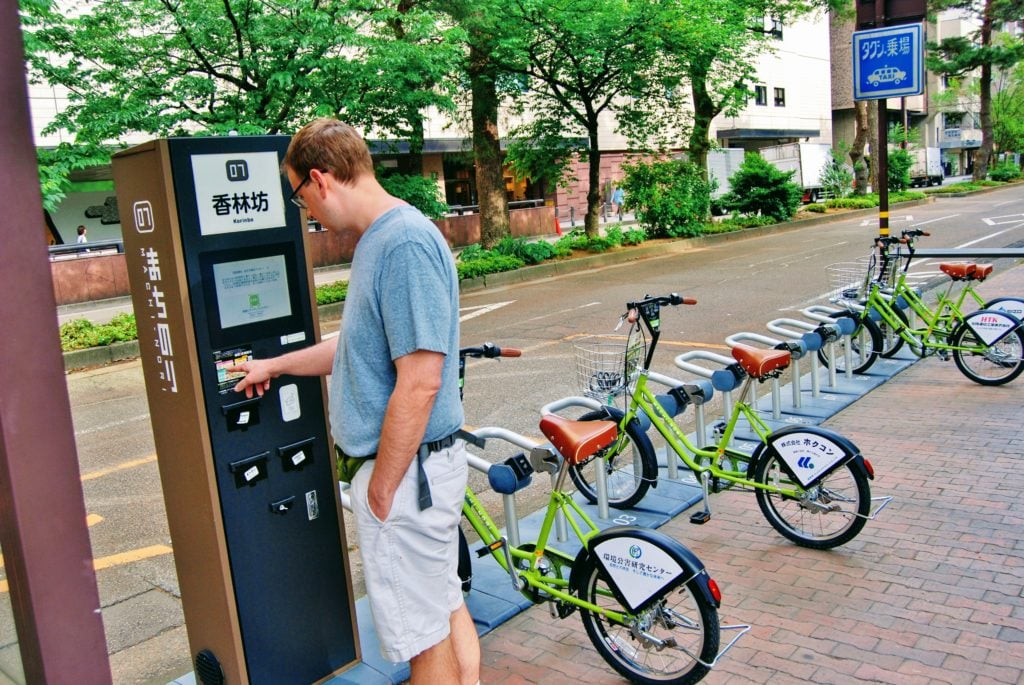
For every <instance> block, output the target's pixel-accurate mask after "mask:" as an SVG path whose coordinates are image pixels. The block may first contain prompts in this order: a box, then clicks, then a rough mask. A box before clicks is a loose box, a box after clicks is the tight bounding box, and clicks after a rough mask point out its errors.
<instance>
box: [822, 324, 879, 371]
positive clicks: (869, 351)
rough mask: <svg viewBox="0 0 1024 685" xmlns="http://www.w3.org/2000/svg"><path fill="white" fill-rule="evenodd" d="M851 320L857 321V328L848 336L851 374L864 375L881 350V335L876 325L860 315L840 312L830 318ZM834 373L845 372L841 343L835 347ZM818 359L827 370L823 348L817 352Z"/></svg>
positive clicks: (825, 352)
mask: <svg viewBox="0 0 1024 685" xmlns="http://www.w3.org/2000/svg"><path fill="white" fill-rule="evenodd" d="M840 317H842V318H852V319H856V321H857V328H856V330H854V332H853V335H852V336H850V345H851V351H852V359H853V365H852V368H853V372H854V373H864V372H865V371H867V370H868V369H870V368H871V365H872V364H874V363H875V360H876V359H878V353H879V352H880V351H881V349H882V333H881V332H880V331H879V330H878V324H876V323H875V322H874V321H872V320H871V319H868V318H862V317H861V315H860V314H854V313H853V312H842V313H840V314H836V315H835V316H834V317H832V318H840ZM835 357H836V361H835V364H836V371H838V372H844V373H845V371H846V355H845V354H843V352H842V343H836V345H835ZM818 359H819V360H820V361H821V363H822V364H824V365H825V367H826V368H827V367H828V365H829V360H828V352H827V350H826V349H825V348H824V347H823V348H821V349H820V350H818Z"/></svg>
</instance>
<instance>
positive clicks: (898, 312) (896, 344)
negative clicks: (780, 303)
mask: <svg viewBox="0 0 1024 685" xmlns="http://www.w3.org/2000/svg"><path fill="white" fill-rule="evenodd" d="M926 235H928V233H927V232H925V231H921V230H916V229H915V230H908V231H903V234H902V237H900V238H895V237H880V238H878V239H877V241H876V245H877V248H878V254H877V257H876V256H875V255H872V258H871V260H870V261H869V262H868V268H867V270H866V272H865V271H864V270H863V268H862V269H861V272H860V273H859V274H858V273H856V272H852V271H849V270H848V273H849V275H848V276H847V278H846V282H847V285H846V286H845V287H840V288H838V290H837V292H836V296H835V297H833V298H832V301H833V302H834V303H836V304H839V305H841V306H843V307H845V308H846V309H848V310H849V311H850V313H851V314H850V315H851V316H856V317H858V318H859V320H860V321H861V322H862V323H866V322H873V321H877V325H878V328H879V329H880V331H881V334H882V340H883V343H882V346H881V356H883V357H891V356H893V355H895V354H896V353H897V352H898V351H899V350H900V349H901V348H902V347H903V345H904V344H907V345H908V346H909V348H910V350H911V351H913V352H914V354H916V355H917V356H919V357H925V356H930V355H938V356H939V357H941V358H943V359H948V358H949V356H952V357H953V360H954V361H955V362H956V365H957V368H958V369H960V371H961V373H963V374H964V375H965V376H967V377H968V378H970V379H971V380H972V381H974V382H975V383H980V384H981V385H1002V384H1004V383H1009V382H1010V381H1012V380H1013V379H1015V378H1016V377H1017V376H1019V375H1020V374H1021V372H1022V371H1024V356H1022V351H1024V331H1022V326H1021V319H1020V316H1019V313H1020V312H1021V311H1022V309H1024V301H1022V300H1021V299H1020V298H1014V297H1001V298H996V299H994V300H988V301H986V300H984V299H983V298H982V297H981V296H980V295H978V293H977V292H976V291H975V290H974V287H973V285H972V284H973V283H974V282H981V281H984V280H985V279H986V278H987V277H988V276H989V275H990V274H991V273H992V265H991V264H974V263H953V262H949V263H942V264H939V269H940V270H941V271H942V272H943V273H945V274H946V275H947V276H949V277H950V282H949V286H948V287H947V288H946V290H945V292H940V293H939V296H938V302H937V304H936V306H935V307H934V308H931V307H928V305H927V304H925V302H924V300H923V299H922V297H921V294H920V293H919V292H918V291H917V290H915V289H914V288H911V287H910V286H909V285H907V270H908V269H909V267H910V262H911V260H912V259H913V257H914V239H915V238H917V237H919V236H926ZM893 245H897V246H901V245H906V246H907V252H906V253H902V252H897V253H896V254H895V255H894V254H892V253H891V252H890V248H891V247H892V246H893ZM901 259H902V260H903V261H904V264H903V268H902V269H899V268H897V267H898V265H899V262H900V260H901ZM876 261H877V267H878V268H877V274H876V272H875V266H876ZM843 268H844V267H842V266H840V265H833V272H832V273H833V274H834V273H836V272H837V271H838V270H842V269H843ZM897 272H898V275H897ZM958 283H962V284H963V287H962V288H961V289H960V291H959V293H958V294H957V295H956V296H954V295H953V288H954V287H955V286H956V285H957V284H958ZM969 302H973V304H974V305H975V306H977V307H980V309H979V310H978V311H974V312H972V313H970V314H964V307H965V305H966V304H968V303H969ZM904 309H909V310H910V311H911V312H913V314H914V315H915V317H916V318H917V320H918V321H920V325H918V326H912V325H911V324H910V318H909V317H908V316H907V314H906V312H905V311H904ZM873 362H874V360H873V359H872V360H870V363H868V364H867V366H868V367H870V364H871V363H873ZM826 363H827V361H826ZM864 370H866V368H865V369H864Z"/></svg>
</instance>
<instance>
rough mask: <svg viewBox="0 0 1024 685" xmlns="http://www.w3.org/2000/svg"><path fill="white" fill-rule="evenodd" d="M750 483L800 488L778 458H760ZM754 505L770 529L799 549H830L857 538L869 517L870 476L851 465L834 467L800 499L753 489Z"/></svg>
mask: <svg viewBox="0 0 1024 685" xmlns="http://www.w3.org/2000/svg"><path fill="white" fill-rule="evenodd" d="M754 480H755V481H757V482H758V483H765V484H770V485H774V486H779V487H785V488H793V487H798V485H797V483H795V482H794V481H793V480H792V479H790V478H789V476H787V475H786V471H785V470H784V469H783V468H782V466H781V465H780V463H779V460H778V459H777V458H776V457H762V458H761V459H760V460H759V461H758V463H757V466H756V467H755V469H754ZM755 494H756V497H757V504H758V506H759V507H760V508H761V513H762V514H764V517H765V518H766V519H768V523H770V524H771V525H772V528H774V529H775V530H777V531H778V532H779V534H781V535H782V536H783V537H785V538H787V539H789V540H792V541H793V542H795V543H796V544H798V545H800V546H801V547H810V548H811V549H831V548H832V547H838V546H839V545H842V544H845V543H847V542H849V541H850V540H852V539H853V538H855V537H856V536H857V534H858V533H859V532H860V531H861V529H862V528H864V524H865V523H867V516H868V514H869V513H870V512H871V486H870V485H869V484H868V477H867V476H866V475H865V474H864V473H863V472H861V471H860V470H859V469H858V468H856V467H855V466H854V465H853V464H852V463H849V462H848V463H847V464H846V465H845V466H841V467H839V468H837V469H836V470H835V471H833V472H832V473H830V474H829V475H827V476H826V477H825V478H824V479H822V480H821V481H819V482H818V484H817V485H815V486H813V487H812V488H809V489H808V490H807V491H806V496H805V497H801V498H799V499H797V498H793V497H786V496H784V495H781V494H779V493H777V492H771V491H770V490H762V489H761V488H758V489H757V490H756V493H755Z"/></svg>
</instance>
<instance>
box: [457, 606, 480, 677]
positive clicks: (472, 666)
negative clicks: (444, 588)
mask: <svg viewBox="0 0 1024 685" xmlns="http://www.w3.org/2000/svg"><path fill="white" fill-rule="evenodd" d="M449 623H450V624H451V629H452V632H451V635H450V636H449V639H450V640H451V641H452V647H453V648H454V651H455V659H456V660H457V661H458V662H459V673H460V674H461V676H462V685H476V683H477V682H479V681H480V639H479V638H478V637H477V634H476V624H475V623H473V617H472V616H470V614H469V609H467V608H466V604H465V602H463V604H462V606H460V607H459V608H458V609H456V610H455V611H453V612H452V617H451V619H450V621H449Z"/></svg>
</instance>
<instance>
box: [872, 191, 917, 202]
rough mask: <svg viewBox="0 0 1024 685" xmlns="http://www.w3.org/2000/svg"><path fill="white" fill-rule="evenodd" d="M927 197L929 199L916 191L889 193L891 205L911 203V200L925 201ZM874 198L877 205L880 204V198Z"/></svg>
mask: <svg viewBox="0 0 1024 685" xmlns="http://www.w3.org/2000/svg"><path fill="white" fill-rule="evenodd" d="M926 197H928V196H927V195H926V194H924V193H922V192H918V191H916V190H903V191H897V192H892V193H889V202H890V203H896V202H910V201H911V200H923V199H925V198H926ZM874 198H875V203H876V204H877V203H878V196H877V195H875V196H874Z"/></svg>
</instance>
